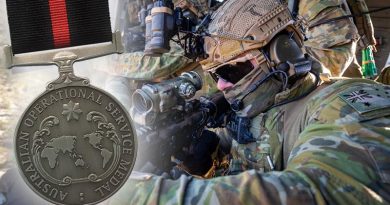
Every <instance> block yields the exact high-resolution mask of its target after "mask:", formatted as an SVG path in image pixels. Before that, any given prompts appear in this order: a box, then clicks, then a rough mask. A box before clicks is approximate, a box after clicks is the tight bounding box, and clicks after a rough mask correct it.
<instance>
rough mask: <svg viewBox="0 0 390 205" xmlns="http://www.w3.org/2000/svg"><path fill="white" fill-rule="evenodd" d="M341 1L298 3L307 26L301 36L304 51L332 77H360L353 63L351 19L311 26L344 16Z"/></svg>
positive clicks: (354, 43)
mask: <svg viewBox="0 0 390 205" xmlns="http://www.w3.org/2000/svg"><path fill="white" fill-rule="evenodd" d="M342 2H343V1H342V0H331V1H324V0H300V1H299V15H300V16H302V17H303V18H304V19H305V20H306V21H307V23H308V25H307V26H308V28H307V30H306V32H305V34H306V37H307V41H305V42H304V45H305V46H306V50H307V51H308V52H309V53H310V54H311V55H312V56H314V57H315V58H317V59H318V60H319V61H320V62H321V63H322V64H323V65H324V66H325V67H326V68H328V69H329V70H330V73H331V75H332V76H342V75H343V76H347V77H362V74H361V71H360V66H359V64H358V63H357V60H356V56H355V53H356V46H357V41H358V39H359V34H358V31H357V29H356V26H355V24H354V23H353V21H352V20H351V19H342V20H338V21H332V22H329V23H326V24H322V25H318V26H314V27H312V28H310V27H311V25H314V24H315V23H317V22H320V21H324V20H327V19H332V18H336V17H340V16H344V15H348V14H349V12H347V11H346V10H345V9H343V8H342V5H343V4H342Z"/></svg>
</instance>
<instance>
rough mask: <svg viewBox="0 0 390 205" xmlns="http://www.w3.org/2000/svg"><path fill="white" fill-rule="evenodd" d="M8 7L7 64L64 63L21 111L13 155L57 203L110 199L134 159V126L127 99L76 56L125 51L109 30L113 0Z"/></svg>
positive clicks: (35, 186) (10, 2) (45, 0)
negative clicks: (89, 74)
mask: <svg viewBox="0 0 390 205" xmlns="http://www.w3.org/2000/svg"><path fill="white" fill-rule="evenodd" d="M20 8H23V9H22V10H21V9H20ZM87 8H88V10H87V11H86V10H85V9H87ZM25 10H29V11H33V12H24V11H25ZM7 14H8V20H9V25H10V34H11V41H12V46H8V47H6V48H5V50H4V52H5V53H6V55H7V57H6V59H5V62H6V64H7V67H10V68H11V67H14V66H22V65H30V66H31V65H53V64H54V65H57V66H58V67H59V78H58V79H57V80H55V81H53V82H51V83H50V84H49V85H48V86H47V89H46V91H45V92H44V93H42V94H41V95H40V96H39V97H38V98H37V99H36V100H35V101H34V102H32V103H31V105H30V106H29V107H28V108H27V110H26V111H25V112H24V114H23V116H21V118H20V121H19V124H18V127H17V130H16V133H15V135H16V136H15V155H16V161H17V163H18V165H19V170H20V173H21V175H22V177H23V178H24V180H25V182H26V183H27V184H28V185H29V187H30V188H31V189H32V190H33V191H35V192H36V193H37V194H39V195H40V196H41V197H43V198H44V199H46V200H48V201H50V202H52V203H56V204H96V203H98V202H101V201H103V200H105V199H107V198H108V197H110V196H111V195H113V194H114V193H115V192H116V191H118V190H119V188H120V187H121V186H122V185H123V184H124V182H125V181H126V180H127V178H128V177H129V175H130V173H131V170H132V168H133V166H134V162H135V158H136V153H137V149H136V148H137V143H136V137H135V131H134V129H133V127H132V124H131V121H130V118H129V116H128V113H127V111H126V110H125V109H124V108H123V107H122V105H121V104H120V103H119V102H118V101H116V100H115V99H114V98H113V97H112V96H111V95H110V94H108V93H105V92H104V91H103V90H100V89H98V88H95V87H93V86H92V85H90V84H89V80H87V79H85V78H80V77H78V76H75V74H74V72H73V63H74V62H76V61H79V60H86V59H90V58H94V57H97V56H102V55H107V54H111V53H120V52H123V46H122V44H121V35H120V33H119V32H116V33H114V34H112V33H111V23H110V17H109V9H108V1H107V0H83V1H78V0H60V1H57V0H42V1H31V0H18V1H14V0H7ZM31 75H34V73H33V72H31ZM32 77H33V76H32Z"/></svg>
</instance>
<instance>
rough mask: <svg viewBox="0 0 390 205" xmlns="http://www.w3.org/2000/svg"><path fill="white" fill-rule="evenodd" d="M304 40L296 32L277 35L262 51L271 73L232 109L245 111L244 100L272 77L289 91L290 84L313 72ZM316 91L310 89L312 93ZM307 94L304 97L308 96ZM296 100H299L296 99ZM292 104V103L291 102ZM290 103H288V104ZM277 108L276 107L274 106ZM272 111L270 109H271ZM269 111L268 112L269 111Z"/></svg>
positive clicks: (235, 102) (250, 88) (251, 88)
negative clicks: (304, 47) (305, 50)
mask: <svg viewBox="0 0 390 205" xmlns="http://www.w3.org/2000/svg"><path fill="white" fill-rule="evenodd" d="M302 47H303V43H302V40H301V39H300V38H299V37H298V36H297V34H295V32H288V31H286V32H281V33H279V34H277V35H276V36H275V37H274V38H273V39H272V40H271V41H270V43H269V46H266V47H264V48H263V49H261V52H262V53H263V55H264V56H265V58H266V60H267V63H268V65H269V67H270V70H269V71H270V72H269V73H268V74H267V75H266V76H265V77H264V78H262V79H260V80H258V81H257V82H255V83H254V84H252V85H251V86H250V87H249V89H248V91H247V92H246V93H245V94H244V97H243V98H242V99H240V100H239V99H236V100H234V101H233V102H232V104H231V108H232V110H233V111H235V112H237V111H239V110H241V109H243V106H244V103H243V100H244V99H245V98H246V97H247V96H248V95H249V94H251V93H252V92H254V91H255V90H256V89H257V88H258V87H259V86H260V85H262V84H263V83H265V82H266V81H267V80H269V79H271V77H276V79H278V80H281V81H282V83H283V86H282V89H281V91H284V90H286V89H287V87H288V84H289V83H290V84H291V83H293V82H295V81H296V80H297V79H300V78H302V77H304V76H305V75H306V74H307V73H309V72H311V69H312V61H311V60H310V59H309V58H308V55H307V54H305V52H304V51H303V50H302ZM315 76H316V78H317V79H316V81H317V83H316V84H315V85H314V86H313V87H314V89H315V88H316V87H317V84H318V82H319V80H318V79H319V77H317V75H315ZM314 89H310V92H311V91H312V90H314ZM310 92H308V93H307V94H309V93H310ZM307 94H306V93H305V94H304V96H306V95H307ZM298 97H303V96H298ZM294 100H297V99H295V98H294ZM289 102H290V101H289ZM286 103H288V102H286ZM286 103H284V102H282V103H279V104H277V106H280V105H282V104H286ZM273 107H276V106H275V105H274V106H272V108H273ZM269 109H270V108H269ZM269 109H267V110H269Z"/></svg>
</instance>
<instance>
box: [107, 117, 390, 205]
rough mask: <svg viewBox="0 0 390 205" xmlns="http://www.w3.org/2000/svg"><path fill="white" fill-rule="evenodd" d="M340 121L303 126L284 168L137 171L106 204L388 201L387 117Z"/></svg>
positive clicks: (389, 149) (389, 122) (389, 132)
mask: <svg viewBox="0 0 390 205" xmlns="http://www.w3.org/2000/svg"><path fill="white" fill-rule="evenodd" d="M346 122H348V123H346V124H343V122H338V124H337V125H336V124H313V125H309V126H308V127H306V129H305V130H304V131H303V132H302V133H301V135H300V136H299V139H298V141H297V142H296V144H295V145H294V149H293V150H292V153H291V155H290V158H289V162H288V165H287V168H286V169H285V170H284V171H281V172H269V173H266V174H260V173H258V172H256V171H254V170H251V171H246V172H243V173H241V174H239V175H235V176H226V177H217V178H214V179H211V180H202V179H196V178H191V177H186V176H182V177H181V178H180V179H179V180H176V181H171V180H165V179H162V178H159V177H152V176H141V177H138V178H132V179H130V180H129V181H128V182H127V184H126V185H125V186H124V187H123V188H122V189H121V190H120V192H119V193H118V194H117V195H115V196H114V197H113V198H112V204H213V205H214V204H267V205H268V204H269V205H271V204H273V205H274V204H357V205H359V204H362V205H363V204H388V202H389V200H390V194H389V189H388V183H389V182H390V168H389V166H388V165H389V164H390V159H389V158H388V157H387V156H390V139H389V138H390V130H389V129H388V127H389V125H390V118H380V119H375V120H370V121H367V122H364V123H358V122H351V121H348V120H346ZM386 184H387V185H386Z"/></svg>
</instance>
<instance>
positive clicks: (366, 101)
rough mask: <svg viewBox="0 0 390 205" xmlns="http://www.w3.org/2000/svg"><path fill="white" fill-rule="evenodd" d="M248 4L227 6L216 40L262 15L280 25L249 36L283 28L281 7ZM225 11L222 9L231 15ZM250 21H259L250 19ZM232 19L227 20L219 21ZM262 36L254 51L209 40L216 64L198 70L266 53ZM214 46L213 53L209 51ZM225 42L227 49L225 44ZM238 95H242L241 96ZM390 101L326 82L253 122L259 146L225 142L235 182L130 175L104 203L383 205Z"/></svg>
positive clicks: (310, 81) (383, 93)
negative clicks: (259, 49)
mask: <svg viewBox="0 0 390 205" xmlns="http://www.w3.org/2000/svg"><path fill="white" fill-rule="evenodd" d="M255 1H256V0H240V1H237V0H236V1H233V0H232V1H228V3H229V6H230V5H232V7H231V8H235V9H241V8H242V9H241V11H242V13H239V14H236V13H235V12H231V14H226V13H225V14H223V13H222V12H221V13H217V14H215V16H217V17H216V18H215V19H214V20H213V21H215V24H210V25H215V27H216V28H215V29H213V31H226V30H224V28H226V27H229V28H234V27H231V26H232V25H236V23H237V21H236V19H235V18H241V17H242V18H247V19H250V20H251V21H253V22H255V23H257V22H262V21H261V20H263V19H261V18H267V17H268V15H265V13H262V12H264V10H266V11H267V9H268V8H267V7H269V8H272V12H273V13H272V15H273V16H272V17H270V18H272V20H270V21H268V22H273V20H276V21H275V22H276V23H275V24H278V25H277V26H275V27H269V25H272V24H267V26H266V27H264V26H263V25H259V28H255V29H258V30H264V29H265V28H266V29H267V28H269V29H270V30H272V28H280V27H279V26H280V24H283V23H284V22H289V21H284V19H281V16H283V15H281V16H276V15H274V13H275V12H276V13H277V12H279V11H280V10H279V9H282V8H281V7H273V6H272V0H262V1H263V2H265V3H264V6H263V7H261V8H260V7H257V8H255V7H253V6H252V5H253V4H243V3H248V2H249V3H254V2H255ZM267 3H268V4H267ZM244 5H245V6H244ZM248 5H251V6H252V7H248ZM229 6H227V8H230V7H229ZM246 8H251V9H252V10H251V12H248V13H245V11H247V10H245V9H246ZM254 8H255V9H254ZM235 9H231V10H232V11H234V10H235ZM256 9H257V10H256ZM263 9H264V10H263ZM248 10H249V9H248ZM269 11H271V9H270V10H269ZM270 13H271V12H270ZM270 13H267V14H270ZM233 14H234V15H233ZM279 14H280V13H279ZM218 15H221V16H219V17H218ZM225 15H226V16H225ZM229 15H230V16H229ZM240 15H241V16H240ZM251 15H255V16H258V18H260V19H251V18H249V17H250V16H251ZM237 16H239V17H237ZM229 17H230V18H231V19H229V21H225V20H226V19H228V18H229ZM277 17H280V19H279V18H277ZM218 20H219V21H218ZM268 22H267V23H268ZM278 22H279V23H278ZM218 24H220V25H223V26H218ZM251 25H252V24H250V23H247V24H246V25H243V26H242V27H240V29H235V33H233V32H230V33H229V34H230V36H234V35H235V36H239V35H240V32H242V33H244V34H246V33H248V31H249V32H254V33H256V31H257V30H250V29H253V27H252V26H251ZM284 25H286V24H284ZM236 26H238V25H236ZM262 26H263V27H262ZM260 28H261V29H260ZM279 31H280V30H279ZM279 31H275V32H279ZM264 33H266V31H265V32H264ZM260 35H263V36H260V37H264V38H261V39H263V41H262V42H258V41H256V42H255V43H257V44H258V45H254V44H252V43H253V42H252V41H246V42H244V41H243V40H234V39H233V38H231V37H230V36H229V37H230V38H227V37H225V36H220V37H219V38H214V40H213V41H207V40H206V41H205V42H206V48H208V51H209V52H208V53H209V54H212V55H210V57H209V60H210V59H213V61H205V62H204V63H203V64H202V65H203V66H205V67H207V68H208V69H212V68H213V67H215V66H218V65H221V64H223V63H226V62H227V61H230V60H232V59H233V60H237V56H238V58H240V57H241V58H244V57H242V55H239V54H240V53H243V52H246V51H245V50H244V49H248V50H249V51H248V52H247V54H248V53H249V54H250V55H251V56H252V51H253V50H250V49H251V48H253V47H255V46H259V47H263V46H264V45H266V43H264V42H267V39H271V38H272V35H268V36H267V35H266V34H263V33H261V34H260ZM241 36H242V35H241ZM257 37H259V36H257ZM221 39H222V40H223V41H222V40H221ZM236 39H237V37H236ZM258 39H260V38H258ZM229 41H230V42H229ZM213 42H215V47H216V48H215V47H209V46H208V44H207V43H213ZM226 42H228V43H227V44H224V43H226ZM226 46H228V47H226ZM234 46H236V47H234ZM251 46H252V47H251ZM224 49H226V50H224ZM229 49H230V50H229ZM237 49H241V50H239V51H241V52H237ZM243 50H244V51H243ZM210 51H211V52H210ZM249 54H248V55H246V57H248V56H249ZM234 55H236V56H234ZM244 60H246V59H244ZM262 62H264V61H262ZM261 65H264V63H263V64H261ZM208 66H209V67H208ZM257 69H261V68H257ZM256 72H258V71H256V69H255V71H254V72H253V73H256ZM252 75H253V74H248V75H246V76H245V77H244V78H243V79H242V80H240V81H239V82H238V83H236V84H235V86H236V85H237V84H238V85H239V86H240V85H246V83H245V81H251V80H253V79H251V76H252ZM248 76H249V77H248ZM313 76H314V75H312V74H307V75H306V76H305V77H303V78H301V79H300V80H298V81H296V82H295V83H294V84H293V85H292V86H291V87H290V88H289V89H287V90H285V91H283V92H279V93H277V94H276V95H272V94H270V95H269V96H265V98H272V99H273V101H266V102H264V101H253V100H252V101H251V102H252V103H253V104H250V103H249V104H248V105H246V106H245V108H244V111H245V110H246V108H247V107H255V108H256V107H262V106H264V105H263V104H264V103H268V102H272V103H273V104H277V103H279V102H286V101H287V102H288V101H289V100H290V99H294V98H295V97H297V96H301V95H302V94H304V93H306V92H307V91H309V90H311V88H312V87H313V85H315V83H314V82H315V80H314V77H313ZM264 85H268V86H269V85H272V84H270V83H268V84H262V85H261V86H260V87H258V88H257V89H263V91H264V90H265V94H267V92H273V91H272V87H264ZM274 85H275V86H277V85H278V84H274ZM239 86H238V88H237V90H234V91H237V93H236V95H237V96H240V92H239V91H240V90H239V88H240V87H239ZM249 87H250V86H249ZM244 91H245V90H244V88H243V90H241V92H244ZM229 92H230V90H229ZM255 92H257V90H256V91H255ZM224 94H225V96H227V98H228V96H229V95H231V94H229V93H227V91H224ZM227 94H229V95H227ZM255 97H256V96H255ZM257 97H260V98H261V97H264V96H261V95H260V96H257ZM249 98H251V97H249ZM389 99H390V87H389V86H384V85H382V84H378V83H376V82H374V81H371V80H364V79H349V80H340V81H329V82H328V83H326V84H325V83H324V84H322V85H320V86H319V87H317V88H316V90H315V91H313V92H311V93H310V94H309V95H307V96H305V97H303V98H301V99H300V100H295V101H292V102H290V103H287V104H284V105H282V106H279V107H275V108H272V109H270V110H269V111H266V112H263V113H261V112H257V113H251V126H250V131H251V133H252V134H253V137H254V138H255V140H256V141H255V142H252V143H248V144H239V143H238V142H236V141H235V140H234V139H231V141H232V143H231V144H232V146H231V155H232V163H231V164H230V171H232V172H241V173H240V174H238V175H232V176H224V177H216V178H213V179H209V180H204V179H199V178H196V177H190V176H182V177H181V178H180V179H179V180H175V181H173V180H167V179H163V178H161V177H157V176H153V175H148V174H140V173H133V175H132V176H131V178H130V179H129V180H128V182H127V183H126V184H125V186H124V187H123V188H122V189H121V190H120V191H119V192H118V193H117V194H116V195H115V196H113V197H112V198H111V203H112V204H390V185H389V182H390V169H389V166H388V165H389V164H390V160H389V159H388V157H387V156H389V154H390V129H389V127H390V100H389ZM228 100H229V99H228ZM244 104H245V102H244ZM252 114H254V115H253V116H252ZM232 138H234V137H233V136H232Z"/></svg>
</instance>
